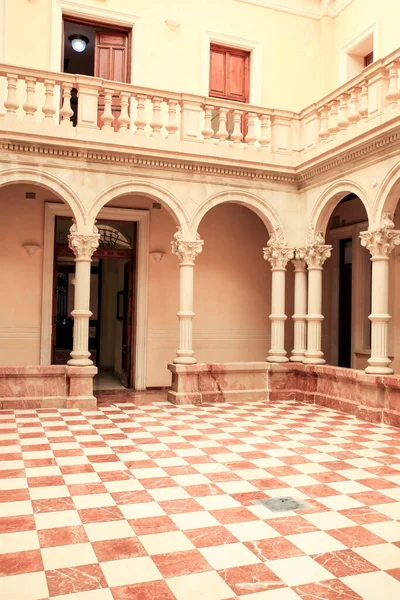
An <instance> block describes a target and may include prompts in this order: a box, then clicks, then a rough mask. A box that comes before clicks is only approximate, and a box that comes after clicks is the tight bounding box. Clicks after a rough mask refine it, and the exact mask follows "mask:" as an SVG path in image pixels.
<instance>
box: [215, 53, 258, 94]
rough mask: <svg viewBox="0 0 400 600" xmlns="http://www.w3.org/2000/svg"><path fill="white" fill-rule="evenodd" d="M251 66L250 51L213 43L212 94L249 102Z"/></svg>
mask: <svg viewBox="0 0 400 600" xmlns="http://www.w3.org/2000/svg"><path fill="white" fill-rule="evenodd" d="M249 66H250V53H249V52H244V51H243V50H236V49H235V48H224V47H223V46H217V45H215V44H212V45H211V48H210V92H209V93H210V96H213V97H215V98H224V99H226V100H236V101H237V102H248V101H249Z"/></svg>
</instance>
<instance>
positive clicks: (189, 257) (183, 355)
mask: <svg viewBox="0 0 400 600" xmlns="http://www.w3.org/2000/svg"><path fill="white" fill-rule="evenodd" d="M203 244H204V242H203V240H201V239H200V236H199V235H198V234H197V236H196V240H192V241H186V240H184V239H183V235H182V230H181V228H180V227H179V228H178V231H177V232H176V233H175V235H174V241H173V242H171V248H172V253H173V254H175V255H176V256H178V258H179V264H180V270H179V312H178V313H177V316H178V319H179V348H178V350H177V353H176V358H175V360H174V363H176V364H182V365H192V364H195V363H197V360H196V358H195V356H194V351H193V318H194V316H195V313H194V312H193V280H194V261H195V259H196V257H197V255H198V254H200V253H201V252H202V250H203Z"/></svg>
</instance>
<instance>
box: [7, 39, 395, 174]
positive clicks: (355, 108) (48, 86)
mask: <svg viewBox="0 0 400 600" xmlns="http://www.w3.org/2000/svg"><path fill="white" fill-rule="evenodd" d="M399 69H400V49H399V50H396V51H395V52H392V53H391V54H390V55H388V56H387V57H385V58H383V59H380V60H377V61H376V62H374V63H373V64H371V65H370V66H368V67H366V68H364V69H363V70H362V71H361V73H360V74H359V75H357V76H356V77H354V78H353V79H351V80H350V81H348V82H347V83H346V84H344V85H342V86H341V87H339V88H337V89H336V90H334V91H333V92H332V93H331V94H329V95H327V96H325V97H324V98H322V99H320V100H318V101H316V102H315V103H313V104H312V105H310V106H307V107H305V108H304V110H302V111H301V112H291V111H286V110H280V109H279V107H275V108H265V107H261V106H253V105H250V104H245V103H242V102H233V101H228V100H220V99H217V98H211V97H201V96H197V95H192V94H185V92H182V93H173V92H168V91H165V90H157V89H149V88H145V87H138V86H135V85H131V84H126V83H117V82H113V81H106V80H103V79H101V78H97V77H88V76H83V75H71V74H68V73H56V72H52V71H41V70H36V69H28V68H23V67H16V66H12V65H6V64H2V65H0V76H1V77H2V79H3V85H4V98H5V100H4V111H3V114H2V115H1V117H0V131H1V135H2V137H3V138H5V139H6V140H7V141H8V142H9V143H16V142H19V143H22V142H24V143H27V142H29V143H35V144H43V145H47V146H50V147H51V146H53V147H54V146H55V145H59V146H63V147H64V148H68V150H69V151H71V152H72V154H70V156H82V157H85V155H95V153H96V152H99V151H100V150H101V151H104V150H106V151H107V152H108V153H110V156H112V158H110V160H113V161H116V162H124V161H125V158H124V157H126V156H132V153H134V155H135V157H138V159H139V160H140V157H141V156H145V157H149V156H150V157H153V158H154V160H157V159H159V158H163V159H168V157H170V158H171V159H172V158H173V157H178V156H179V157H180V158H185V159H187V160H191V161H196V162H199V161H201V162H202V163H209V164H210V169H212V165H216V164H218V165H222V164H227V165H230V166H231V167H232V168H234V167H235V165H240V167H241V168H242V167H243V166H245V165H249V166H250V165H252V166H253V167H254V166H256V167H257V168H263V169H264V168H265V169H270V170H275V171H281V172H283V173H285V172H286V173H295V172H298V171H300V170H301V168H302V167H303V166H304V165H310V164H313V163H314V164H315V163H317V162H319V161H320V160H321V159H323V158H324V157H326V156H330V155H333V154H337V153H340V151H341V149H346V150H348V149H349V148H352V147H356V146H357V145H359V144H360V143H365V142H369V141H371V140H372V139H375V138H376V137H377V136H379V135H380V134H381V133H382V132H385V133H387V132H390V131H392V130H393V131H394V130H395V129H396V128H397V127H398V125H399V123H400V109H399V100H400V86H399ZM282 76H284V75H282ZM305 85H306V82H305ZM3 147H4V145H3ZM47 151H48V152H50V153H51V149H50V150H47ZM75 153H76V154H75ZM85 153H86V154H85ZM156 164H157V163H156ZM232 174H234V172H232Z"/></svg>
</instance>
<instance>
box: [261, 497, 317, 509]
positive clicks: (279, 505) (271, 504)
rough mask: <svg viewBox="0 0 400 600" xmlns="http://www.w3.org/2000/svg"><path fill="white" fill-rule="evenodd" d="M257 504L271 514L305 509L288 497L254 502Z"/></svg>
mask: <svg viewBox="0 0 400 600" xmlns="http://www.w3.org/2000/svg"><path fill="white" fill-rule="evenodd" d="M256 503H257V504H262V505H263V506H266V507H267V508H269V510H272V511H273V512H280V511H284V510H300V509H302V508H305V505H304V504H302V503H301V502H298V501H297V500H295V499H294V498H291V497H290V496H282V497H280V498H266V499H265V500H256Z"/></svg>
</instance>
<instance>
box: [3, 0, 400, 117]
mask: <svg viewBox="0 0 400 600" xmlns="http://www.w3.org/2000/svg"><path fill="white" fill-rule="evenodd" d="M54 4H56V3H54ZM77 4H79V5H80V6H89V7H92V8H93V7H98V8H99V9H102V10H105V9H106V10H108V11H116V12H119V13H128V14H134V15H138V16H140V17H142V18H143V46H142V45H141V46H142V47H141V48H139V50H138V53H139V62H140V65H141V67H140V68H141V81H140V83H141V84H142V85H144V86H149V87H153V88H158V89H165V90H173V91H178V92H187V93H194V94H201V93H202V89H201V81H202V75H201V73H202V52H203V50H202V48H203V44H202V40H203V32H204V31H212V32H218V33H221V34H225V35H229V36H236V37H238V38H242V39H247V40H253V41H256V42H261V45H262V52H261V53H262V104H263V105H264V106H268V107H271V108H280V109H290V110H300V109H302V108H305V107H306V106H307V105H308V104H310V103H311V102H314V101H316V100H318V99H319V98H320V97H322V96H323V95H325V94H326V93H329V92H330V91H331V90H332V89H333V87H335V86H336V85H337V83H338V77H339V75H338V71H339V60H340V59H339V56H340V49H341V48H342V47H343V45H344V44H346V43H347V42H348V41H349V40H350V39H352V38H353V37H355V36H356V35H358V34H359V33H361V32H362V31H363V29H365V28H366V27H368V26H369V25H371V23H372V22H374V21H375V20H377V19H378V18H379V38H380V42H379V53H380V55H385V54H387V53H388V52H390V51H391V50H393V49H394V48H395V47H396V46H397V45H398V31H397V29H398V28H397V24H398V22H399V18H400V4H399V3H397V2H394V1H393V0H382V1H381V2H379V3H377V2H376V1H375V0H354V2H353V3H352V4H351V5H350V6H349V7H348V8H347V9H345V10H344V11H342V12H341V13H340V14H339V15H338V16H337V17H336V18H335V19H333V18H330V17H324V18H322V19H320V20H315V19H310V18H305V17H301V16H297V15H294V14H289V13H285V12H281V11H276V10H272V9H266V8H265V7H262V6H257V5H248V4H245V3H242V2H236V0H218V1H217V2H215V0H202V1H201V2H194V0H190V1H188V0H170V1H169V2H168V5H166V4H165V2H163V1H161V0H159V1H158V2H157V1H155V0H153V1H152V2H144V1H143V0H107V2H104V0H86V2H85V1H83V2H79V3H77ZM53 10H54V9H53ZM22 14H23V17H24V18H23V19H21V15H22ZM169 17H176V18H177V19H178V21H179V23H180V26H179V27H178V28H177V29H176V30H175V31H170V29H169V28H168V26H167V25H166V23H165V20H166V19H167V18H169ZM51 27H52V0H40V2H34V3H29V2H26V0H12V1H11V0H8V2H7V51H6V59H7V62H9V63H11V64H17V65H24V66H31V67H36V68H43V69H48V68H49V67H50V54H51ZM56 43H57V42H56ZM58 43H59V44H60V45H61V44H62V39H61V31H60V32H59V40H58ZM233 43H234V42H233Z"/></svg>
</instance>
